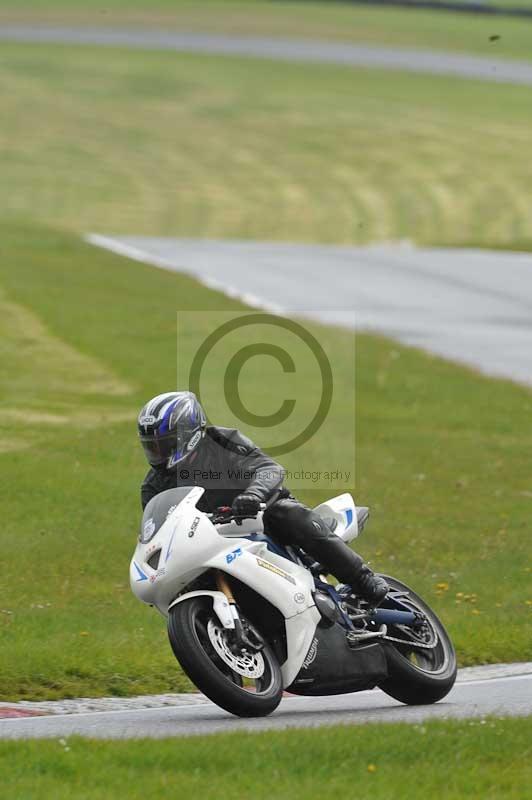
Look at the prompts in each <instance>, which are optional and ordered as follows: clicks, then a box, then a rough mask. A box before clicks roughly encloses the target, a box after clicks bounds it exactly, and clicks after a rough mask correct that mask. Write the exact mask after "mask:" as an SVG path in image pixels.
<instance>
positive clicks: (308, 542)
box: [141, 426, 364, 584]
mask: <svg viewBox="0 0 532 800" xmlns="http://www.w3.org/2000/svg"><path fill="white" fill-rule="evenodd" d="M283 479H284V471H283V468H282V467H281V466H280V465H279V464H278V463H277V462H275V461H273V459H272V458H270V457H269V456H268V455H266V454H265V453H263V452H262V450H260V449H259V448H258V447H256V445H254V444H253V442H252V441H251V440H250V439H248V438H247V436H244V435H243V434H242V433H240V431H238V430H236V429H234V428H220V427H216V426H208V427H207V428H206V430H205V437H204V438H203V440H202V441H201V443H200V444H199V446H198V447H197V448H196V450H194V452H193V453H192V454H191V456H190V457H189V458H188V459H187V460H186V461H185V462H181V463H180V464H178V465H177V468H174V469H172V470H167V469H166V468H164V467H163V468H160V469H150V471H149V472H148V474H147V475H146V477H145V479H144V482H143V484H142V489H141V498H142V507H143V508H144V507H145V506H146V505H147V503H148V502H149V501H150V500H151V498H152V497H154V496H155V495H156V494H159V492H163V491H165V489H172V488H175V487H179V486H202V487H204V488H205V493H204V494H203V495H202V497H201V498H200V501H199V503H198V508H199V509H200V511H207V512H209V511H214V510H215V509H216V508H217V507H218V506H223V505H227V506H230V505H231V504H232V502H233V500H234V499H235V497H236V496H237V495H239V494H242V493H244V492H245V494H251V495H254V496H255V497H256V498H257V499H258V500H259V501H260V502H263V503H265V502H267V501H268V500H270V498H272V497H273V496H274V495H277V499H276V500H275V501H274V502H272V504H271V505H270V506H269V507H268V508H267V509H266V511H265V512H264V528H265V531H266V532H267V533H269V534H270V535H271V536H272V537H274V538H275V539H276V540H277V541H279V542H281V543H282V544H288V545H295V546H297V547H301V548H302V549H303V550H304V551H305V552H306V553H308V554H309V555H310V556H312V558H314V559H316V561H318V562H320V563H322V564H324V565H326V566H327V567H328V568H329V570H330V571H331V572H332V573H333V574H334V575H335V576H336V577H337V578H338V579H339V580H340V581H342V582H344V583H348V584H354V583H355V582H356V580H357V578H358V575H359V572H360V569H361V567H362V566H363V563H364V562H363V561H362V559H361V558H360V556H358V555H357V554H356V553H354V552H353V550H351V548H349V547H348V546H347V545H346V544H345V543H344V542H343V541H342V540H341V539H339V538H338V536H336V535H335V534H333V533H332V532H331V531H330V530H329V528H328V527H327V525H325V523H324V522H323V520H322V519H321V517H319V516H318V515H317V514H316V513H314V511H312V509H310V508H308V507H307V506H304V505H303V504H301V503H299V502H298V501H297V500H296V499H295V498H294V497H292V495H291V494H290V492H289V490H288V489H286V488H285V487H283Z"/></svg>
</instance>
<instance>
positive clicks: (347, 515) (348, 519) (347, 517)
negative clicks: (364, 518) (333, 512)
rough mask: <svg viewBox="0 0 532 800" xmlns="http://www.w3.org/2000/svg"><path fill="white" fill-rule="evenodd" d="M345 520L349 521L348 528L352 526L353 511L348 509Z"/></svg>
mask: <svg viewBox="0 0 532 800" xmlns="http://www.w3.org/2000/svg"><path fill="white" fill-rule="evenodd" d="M345 518H346V519H347V527H349V526H350V525H351V523H352V522H353V509H351V508H346V510H345Z"/></svg>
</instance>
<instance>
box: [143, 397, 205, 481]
mask: <svg viewBox="0 0 532 800" xmlns="http://www.w3.org/2000/svg"><path fill="white" fill-rule="evenodd" d="M206 424H207V419H206V417H205V412H204V411H203V408H202V407H201V404H200V402H199V400H198V398H197V397H196V395H195V394H193V392H166V393H165V394H158V395H157V397H154V398H153V399H152V400H150V402H149V403H146V405H145V406H144V407H143V409H142V411H141V412H140V414H139V416H138V431H139V438H140V443H141V445H142V447H143V448H144V453H145V454H146V458H147V459H148V461H149V462H150V464H151V466H152V467H162V466H165V467H166V468H167V469H171V468H172V467H175V465H176V464H179V462H180V461H183V460H184V459H185V458H187V457H188V456H189V455H190V454H191V453H192V452H193V450H195V449H196V447H197V446H198V445H199V443H200V441H201V440H202V438H203V437H204V435H205V426H206Z"/></svg>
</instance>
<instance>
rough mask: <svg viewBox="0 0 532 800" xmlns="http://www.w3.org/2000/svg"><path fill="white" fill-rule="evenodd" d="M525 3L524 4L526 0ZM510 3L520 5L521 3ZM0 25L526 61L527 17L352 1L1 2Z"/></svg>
mask: <svg viewBox="0 0 532 800" xmlns="http://www.w3.org/2000/svg"><path fill="white" fill-rule="evenodd" d="M526 3H527V4H528V5H530V0H526ZM509 4H513V5H517V4H520V5H525V0H511V2H510V3H509ZM0 21H3V22H26V23H39V22H40V23H44V24H49V25H61V24H62V25H98V26H106V27H117V28H120V27H122V28H123V27H126V26H142V27H145V26H148V27H153V28H164V29H167V28H176V29H181V30H202V31H210V32H215V33H230V34H244V35H255V36H268V35H271V36H293V37H298V38H315V39H329V40H332V41H349V42H363V43H366V44H387V45H392V46H394V45H398V46H404V47H418V48H428V49H435V50H456V51H458V52H465V53H469V52H471V53H478V54H480V55H487V56H495V57H497V58H508V57H509V58H521V59H525V60H530V58H531V57H532V56H531V53H532V49H531V41H532V20H528V19H510V18H505V17H489V16H482V15H479V14H463V13H456V12H453V13H442V12H441V11H431V10H422V9H406V8H399V9H397V8H390V7H381V8H378V7H377V8H370V7H368V6H357V5H356V4H352V3H349V2H347V3H332V2H322V3H319V2H287V3H285V2H267V0H266V1H264V0H248V1H247V2H246V1H245V0H244V2H231V0H202V2H201V3H197V2H193V1H192V0H156V2H153V3H148V2H147V0H136V2H126V0H106V2H105V4H104V6H102V3H101V2H99V0H87V2H83V3H82V2H80V0H75V1H74V2H73V1H72V0H25V2H23V3H22V2H16V0H4V2H2V5H1V8H0Z"/></svg>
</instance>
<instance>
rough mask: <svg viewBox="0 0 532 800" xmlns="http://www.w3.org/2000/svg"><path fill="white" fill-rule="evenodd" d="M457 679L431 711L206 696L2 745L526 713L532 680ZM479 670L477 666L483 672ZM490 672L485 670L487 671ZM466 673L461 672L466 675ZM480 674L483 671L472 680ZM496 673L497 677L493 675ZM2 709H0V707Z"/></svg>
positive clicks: (337, 700) (26, 729)
mask: <svg viewBox="0 0 532 800" xmlns="http://www.w3.org/2000/svg"><path fill="white" fill-rule="evenodd" d="M519 667H520V665H518V664H516V665H510V666H501V669H500V670H499V672H501V671H502V672H504V671H509V672H512V671H513V672H514V673H515V672H519ZM530 667H531V665H530V664H523V665H521V668H522V669H523V671H524V672H525V673H526V674H522V675H519V674H510V675H499V677H497V676H495V677H491V678H482V677H481V678H480V679H472V680H471V679H469V678H467V679H466V680H459V681H458V682H457V683H456V684H455V687H454V688H453V689H452V691H451V692H450V693H449V695H447V697H446V698H444V699H443V700H442V701H440V702H439V703H436V704H435V705H432V706H404V705H402V704H401V703H398V702H397V701H395V700H393V699H392V698H390V697H387V696H386V695H385V694H383V693H382V692H381V691H380V690H378V689H374V690H372V691H366V692H359V693H358V694H347V695H337V696H334V697H285V698H283V700H282V701H281V705H280V706H279V708H278V709H277V710H276V711H275V712H274V713H273V714H272V715H271V716H269V717H265V718H258V719H239V718H236V717H233V716H232V715H230V714H228V713H227V712H225V711H222V710H221V709H220V708H218V707H217V706H215V705H214V704H213V703H211V702H210V701H209V700H207V699H206V698H203V697H201V696H192V697H191V698H190V701H189V702H183V705H174V706H170V707H161V708H144V709H141V710H138V709H122V710H118V711H96V712H85V713H77V714H56V715H50V716H41V717H31V718H22V719H3V720H2V719H0V739H27V738H54V737H66V736H73V735H79V736H89V737H94V738H105V739H131V738H138V737H149V738H154V739H156V738H163V737H167V736H194V735H199V734H212V733H222V732H225V733H228V732H231V731H242V730H246V731H261V730H271V729H276V730H282V729H285V728H302V727H304V728H309V727H318V726H320V727H321V726H323V725H338V724H343V725H347V724H360V725H362V724H365V723H368V722H410V723H421V722H423V721H424V720H428V719H467V718H483V717H486V716H488V715H491V716H505V717H507V716H516V717H519V716H529V715H530V714H532V674H531V673H530ZM481 669H482V668H481ZM487 670H488V674H489V670H490V668H489V667H488V668H487ZM465 672H467V670H466V671H465ZM479 673H480V674H482V673H481V670H478V671H477V674H479ZM495 675H496V672H495ZM0 710H1V709H0Z"/></svg>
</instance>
